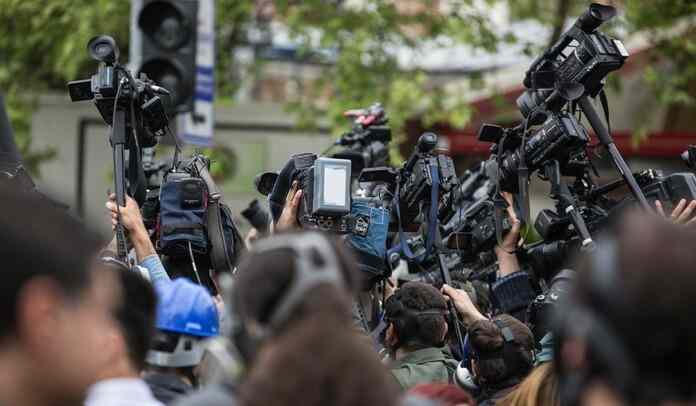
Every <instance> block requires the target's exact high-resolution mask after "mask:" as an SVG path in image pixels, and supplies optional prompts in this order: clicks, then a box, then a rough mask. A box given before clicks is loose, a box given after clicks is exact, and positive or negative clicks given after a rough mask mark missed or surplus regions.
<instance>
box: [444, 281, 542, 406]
mask: <svg viewBox="0 0 696 406" xmlns="http://www.w3.org/2000/svg"><path fill="white" fill-rule="evenodd" d="M442 292H443V293H444V294H445V295H446V296H447V297H448V298H449V300H452V301H453V303H454V306H455V308H456V309H457V311H458V312H459V314H460V315H461V316H462V322H463V323H464V325H465V326H466V327H467V341H468V344H469V346H468V350H469V356H468V359H469V360H470V364H468V365H465V367H466V368H467V369H468V370H467V372H469V371H470V373H471V374H472V375H473V382H471V383H470V384H469V385H468V386H474V387H475V389H477V390H478V392H479V396H478V399H477V400H478V401H479V403H480V404H483V405H492V404H495V403H496V402H497V401H499V400H500V399H502V398H503V397H505V396H506V395H508V394H509V393H511V392H512V391H514V390H515V388H516V387H517V386H518V385H519V384H520V382H522V380H523V379H525V377H526V376H527V374H528V373H529V372H530V371H531V370H532V367H533V365H534V344H535V342H534V335H533V334H532V332H531V330H530V329H529V327H527V326H526V325H524V324H523V323H522V322H520V321H519V320H517V319H516V318H514V317H512V316H510V315H507V314H502V315H498V316H496V317H494V318H492V319H490V320H489V319H488V318H486V317H485V316H484V315H483V314H481V312H479V310H478V309H477V308H476V306H475V305H474V304H473V302H472V301H471V298H470V297H469V295H468V294H467V293H466V292H465V291H463V290H458V289H454V288H452V287H450V286H447V285H444V286H443V287H442ZM458 378H459V376H458ZM467 378H468V377H467ZM458 383H459V380H458Z"/></svg>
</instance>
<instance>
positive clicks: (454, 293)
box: [441, 285, 486, 326]
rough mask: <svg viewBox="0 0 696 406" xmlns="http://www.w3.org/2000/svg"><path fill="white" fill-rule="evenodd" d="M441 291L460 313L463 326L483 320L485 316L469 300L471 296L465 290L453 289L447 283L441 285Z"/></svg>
mask: <svg viewBox="0 0 696 406" xmlns="http://www.w3.org/2000/svg"><path fill="white" fill-rule="evenodd" d="M441 292H442V294H443V295H445V298H447V300H451V301H452V303H454V307H455V308H456V309H457V311H458V312H459V314H461V316H462V321H463V322H464V325H465V326H469V325H471V323H473V322H475V321H476V320H484V319H485V318H486V316H484V315H483V314H481V312H479V310H478V309H477V308H476V305H474V302H472V301H471V297H469V294H468V293H466V292H465V291H463V290H460V289H455V288H453V287H451V286H449V285H442V289H441Z"/></svg>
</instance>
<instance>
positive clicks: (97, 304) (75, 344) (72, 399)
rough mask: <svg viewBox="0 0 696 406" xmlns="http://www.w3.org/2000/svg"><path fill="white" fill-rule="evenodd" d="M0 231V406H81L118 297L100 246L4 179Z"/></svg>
mask: <svg viewBox="0 0 696 406" xmlns="http://www.w3.org/2000/svg"><path fill="white" fill-rule="evenodd" d="M0 229H2V235H3V239H2V244H0V256H2V258H3V266H2V271H3V272H2V274H3V278H2V283H0V313H1V314H0V404H2V405H22V406H35V405H36V406H38V405H43V406H46V405H56V406H58V405H78V404H81V403H82V402H83V400H84V397H85V394H86V390H87V388H88V387H89V386H91V385H92V384H93V383H95V381H96V380H97V379H98V376H99V374H100V371H103V370H104V368H105V367H106V365H107V364H108V363H109V361H110V359H109V358H110V356H111V355H110V354H109V353H108V352H107V351H104V348H106V347H107V341H108V339H109V336H108V334H105V332H108V331H112V329H113V328H114V325H115V323H114V320H113V316H114V312H115V308H116V307H117V306H118V300H119V295H120V293H119V291H118V281H117V280H116V278H115V277H114V275H113V273H111V272H108V271H106V270H105V269H103V267H102V266H100V265H99V263H98V262H97V261H96V259H97V253H98V250H99V249H100V248H101V246H102V244H103V241H100V239H99V238H97V236H96V235H95V234H92V233H90V232H88V231H87V230H86V229H85V228H84V226H83V225H82V224H80V223H78V222H77V221H76V220H74V219H73V218H72V217H70V216H68V215H67V213H65V211H63V210H59V209H56V207H55V206H54V205H53V204H52V203H49V202H48V201H46V200H44V199H41V198H37V197H36V196H35V195H29V194H25V193H22V192H21V191H20V190H18V189H16V188H14V187H10V186H8V185H7V184H6V183H5V182H0ZM76 247H79V250H76Z"/></svg>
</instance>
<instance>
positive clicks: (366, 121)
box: [332, 103, 392, 176]
mask: <svg viewBox="0 0 696 406" xmlns="http://www.w3.org/2000/svg"><path fill="white" fill-rule="evenodd" d="M344 116H346V117H349V118H353V119H354V120H353V127H352V128H351V130H350V131H348V132H346V133H344V134H343V135H341V138H339V139H338V140H337V141H336V143H335V144H334V145H336V146H342V147H344V148H345V149H344V150H343V151H341V152H338V153H335V154H333V156H332V157H333V158H336V159H349V160H350V161H351V164H352V169H353V175H354V176H358V175H359V174H360V172H361V171H362V170H363V169H364V168H372V167H377V166H385V165H388V164H389V149H388V147H387V146H388V145H389V142H391V139H392V135H391V128H390V127H389V126H388V125H387V123H388V122H389V118H388V117H387V114H386V113H385V111H384V107H382V105H381V104H380V103H375V104H373V105H371V106H370V107H368V108H365V109H357V110H348V111H346V112H345V113H344Z"/></svg>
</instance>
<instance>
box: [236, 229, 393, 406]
mask: <svg viewBox="0 0 696 406" xmlns="http://www.w3.org/2000/svg"><path fill="white" fill-rule="evenodd" d="M355 272H356V270H355V268H354V265H353V264H352V262H351V257H350V255H348V254H347V253H346V252H345V251H344V249H343V248H341V247H340V246H339V245H337V244H336V243H335V242H334V241H333V240H332V239H331V238H330V237H329V236H327V235H325V234H319V233H316V232H305V233H297V234H288V235H281V236H274V237H270V238H268V239H265V240H262V241H261V242H259V243H257V244H256V245H255V246H254V251H251V252H250V253H249V254H248V256H247V257H246V258H245V259H244V260H243V261H242V263H241V264H240V269H239V271H238V276H237V280H236V285H235V286H234V288H233V292H232V302H233V303H232V306H233V307H235V309H234V311H233V316H232V317H235V318H238V319H239V320H238V321H239V322H240V324H241V326H240V329H241V330H245V333H244V335H247V339H249V340H252V341H255V343H254V344H255V345H250V346H247V349H246V351H247V352H248V353H250V354H248V355H247V362H248V368H249V372H248V374H247V376H246V378H245V379H244V383H243V384H242V386H241V387H240V391H239V392H240V398H241V401H242V402H241V403H242V404H244V405H247V406H251V405H269V404H273V405H276V406H282V405H294V404H296V403H297V402H298V400H300V402H301V403H302V405H307V406H311V405H329V404H330V405H337V406H343V405H345V406H347V405H392V404H394V402H395V401H396V399H397V397H398V389H397V387H396V383H395V382H394V380H393V378H392V377H391V376H390V375H389V374H388V372H387V371H386V370H385V369H384V367H383V366H382V364H381V363H380V362H379V360H378V357H377V354H376V353H375V352H374V351H373V350H372V348H370V347H369V346H368V345H367V344H366V343H365V338H364V337H362V336H359V335H358V334H357V333H356V332H355V331H354V330H353V327H352V324H351V319H350V307H351V292H352V291H354V290H355V288H356V282H355V280H356V278H355ZM241 330H240V331H241ZM250 330H254V331H250ZM239 335H241V334H238V335H236V337H235V338H236V344H237V346H240V344H241V346H242V347H244V345H245V344H244V343H242V342H241V341H243V339H240V337H239Z"/></svg>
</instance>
